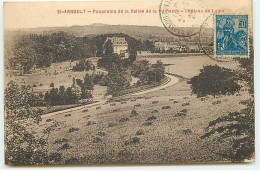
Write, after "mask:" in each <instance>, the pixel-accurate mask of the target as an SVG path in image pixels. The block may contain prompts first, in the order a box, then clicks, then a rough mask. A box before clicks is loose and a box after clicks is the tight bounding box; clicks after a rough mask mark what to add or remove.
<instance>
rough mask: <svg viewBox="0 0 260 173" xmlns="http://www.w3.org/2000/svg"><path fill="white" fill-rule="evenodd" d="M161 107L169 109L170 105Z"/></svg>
mask: <svg viewBox="0 0 260 173" xmlns="http://www.w3.org/2000/svg"><path fill="white" fill-rule="evenodd" d="M162 109H171V106H163V107H162Z"/></svg>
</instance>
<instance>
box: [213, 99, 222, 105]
mask: <svg viewBox="0 0 260 173" xmlns="http://www.w3.org/2000/svg"><path fill="white" fill-rule="evenodd" d="M220 103H221V100H218V101H215V102H213V103H212V104H213V105H217V104H220Z"/></svg>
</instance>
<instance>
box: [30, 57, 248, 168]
mask: <svg viewBox="0 0 260 173" xmlns="http://www.w3.org/2000/svg"><path fill="white" fill-rule="evenodd" d="M137 59H138V60H141V59H142V58H140V57H138V58H137ZM146 59H147V60H149V61H150V62H152V63H154V62H156V61H157V60H159V59H160V60H161V61H162V62H163V63H164V64H168V66H166V72H168V70H169V73H173V74H177V75H180V76H183V77H184V78H191V77H193V76H195V75H198V74H199V70H200V69H201V68H202V67H203V65H210V64H211V65H214V64H217V65H219V66H223V67H228V68H232V69H236V68H237V65H238V63H236V62H234V61H230V62H222V63H221V62H216V61H213V60H211V59H209V58H208V57H206V56H194V57H192V56H191V57H174V58H170V57H167V58H162V57H160V58H146ZM56 83H57V82H56ZM248 97H249V96H248V93H247V92H246V91H244V90H243V91H241V92H240V93H238V94H236V95H230V96H219V97H211V96H209V97H203V98H197V97H196V96H195V95H192V93H191V88H190V85H189V84H187V81H186V80H184V79H180V81H179V82H178V83H177V84H175V85H173V86H170V87H168V88H164V89H162V90H159V91H156V92H151V93H148V94H143V95H138V96H131V95H128V96H124V97H122V96H121V97H120V98H118V99H116V98H114V99H113V100H112V101H107V102H106V103H102V104H100V105H95V106H86V107H84V109H81V110H76V111H73V112H67V113H61V114H58V115H55V116H51V117H50V116H43V120H42V122H41V123H40V124H39V125H36V124H34V123H30V125H29V126H28V129H32V130H34V131H36V134H38V135H40V136H41V135H42V131H43V129H44V128H46V127H49V126H51V125H54V124H56V125H55V129H54V131H52V132H51V133H50V135H49V137H48V152H49V153H51V152H59V153H61V154H62V157H63V160H62V163H66V164H101V163H102V164H115V163H117V164H120V163H126V164H132V163H140V164H147V163H161V164H162V163H167V164H171V163H174V164H183V163H186V164H189V163H193V164H194V163H211V162H215V163H216V162H218V161H219V162H223V161H224V160H223V158H222V157H221V155H219V153H220V152H227V151H228V150H229V149H230V148H231V146H230V141H218V140H217V138H215V137H210V138H206V139H201V138H200V136H202V135H203V134H205V127H206V126H207V125H208V123H209V122H210V121H211V120H214V119H216V118H217V117H220V116H221V115H225V114H228V113H229V112H231V111H238V110H240V109H243V108H245V106H244V105H242V104H240V102H241V100H245V99H247V98H248Z"/></svg>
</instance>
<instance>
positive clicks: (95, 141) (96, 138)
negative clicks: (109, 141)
mask: <svg viewBox="0 0 260 173" xmlns="http://www.w3.org/2000/svg"><path fill="white" fill-rule="evenodd" d="M100 142H102V139H101V138H100V137H94V138H93V143H100Z"/></svg>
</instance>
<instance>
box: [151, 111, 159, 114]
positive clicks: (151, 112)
mask: <svg viewBox="0 0 260 173" xmlns="http://www.w3.org/2000/svg"><path fill="white" fill-rule="evenodd" d="M158 112H159V111H158V110H153V111H152V112H151V113H152V114H154V113H158Z"/></svg>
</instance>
